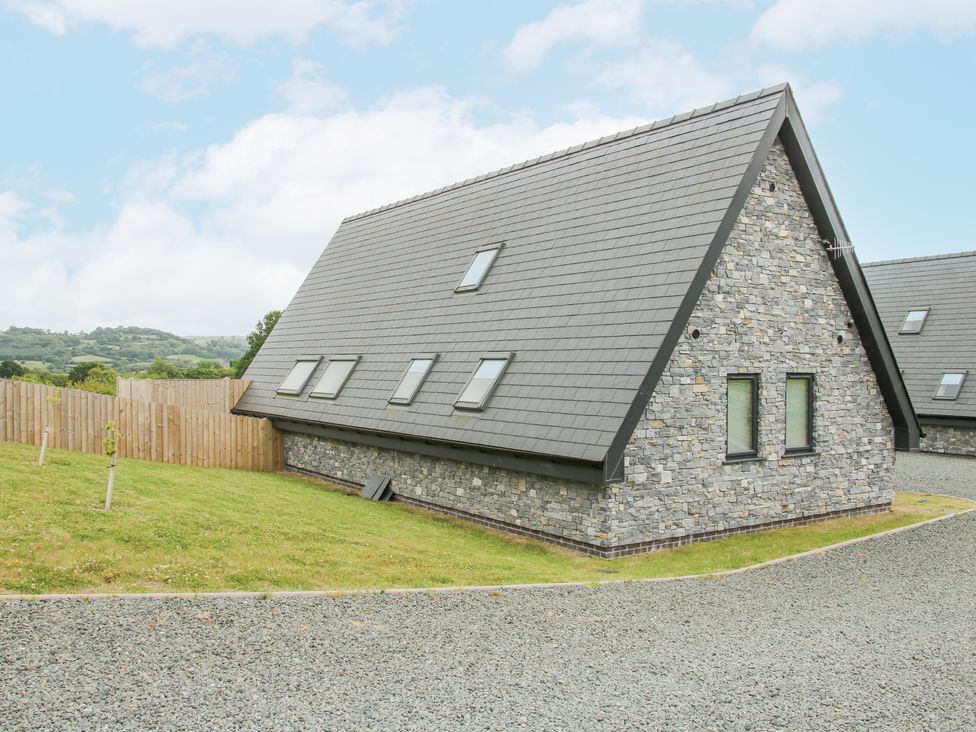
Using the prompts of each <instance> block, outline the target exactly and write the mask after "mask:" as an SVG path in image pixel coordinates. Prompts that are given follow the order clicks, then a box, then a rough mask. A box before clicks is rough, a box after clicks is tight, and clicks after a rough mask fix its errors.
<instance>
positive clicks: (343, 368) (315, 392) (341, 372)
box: [312, 356, 359, 399]
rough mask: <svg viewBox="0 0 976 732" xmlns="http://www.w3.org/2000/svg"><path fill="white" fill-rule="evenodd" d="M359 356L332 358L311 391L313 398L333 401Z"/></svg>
mask: <svg viewBox="0 0 976 732" xmlns="http://www.w3.org/2000/svg"><path fill="white" fill-rule="evenodd" d="M358 361H359V356H333V357H332V358H330V359H329V363H328V364H326V367H325V371H323V372H322V377H321V378H320V379H319V381H318V383H317V384H316V385H315V388H314V389H312V396H313V397H320V398H322V399H335V398H336V397H337V396H339V392H340V391H342V387H343V386H345V384H346V381H347V380H348V379H349V375H350V374H351V373H352V370H353V369H354V368H356V363H357V362H358Z"/></svg>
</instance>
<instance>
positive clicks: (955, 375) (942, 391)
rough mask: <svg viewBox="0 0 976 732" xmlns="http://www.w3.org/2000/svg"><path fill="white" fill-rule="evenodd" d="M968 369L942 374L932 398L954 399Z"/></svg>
mask: <svg viewBox="0 0 976 732" xmlns="http://www.w3.org/2000/svg"><path fill="white" fill-rule="evenodd" d="M967 373H969V372H968V371H955V372H950V373H945V374H942V380H941V381H940V382H939V388H938V389H936V390H935V396H933V397H932V398H933V399H955V398H956V397H958V396H959V390H960V389H962V385H963V382H964V381H966V374H967Z"/></svg>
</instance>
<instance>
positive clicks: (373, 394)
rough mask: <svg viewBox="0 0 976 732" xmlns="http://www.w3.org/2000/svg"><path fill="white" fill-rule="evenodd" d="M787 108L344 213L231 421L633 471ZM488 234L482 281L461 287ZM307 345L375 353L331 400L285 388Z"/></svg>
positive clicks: (710, 116) (323, 350)
mask: <svg viewBox="0 0 976 732" xmlns="http://www.w3.org/2000/svg"><path fill="white" fill-rule="evenodd" d="M791 109H794V110H795V107H793V101H792V95H791V92H790V91H789V87H788V86H786V85H780V86H777V87H772V88H769V89H764V90H761V91H759V92H754V93H752V94H748V95H745V96H742V97H739V98H737V99H734V100H729V101H727V102H722V103H718V104H715V105H712V106H710V107H706V108H702V109H697V110H694V111H693V112H689V113H686V114H682V115H678V116H676V117H673V118H671V119H668V120H664V121H660V122H655V123H653V124H650V125H646V126H643V127H638V128H636V129H634V130H630V131H628V132H622V133H619V134H617V135H612V136H609V137H605V138H603V139H601V140H596V141H592V142H589V143H586V144H583V145H579V146H576V147H573V148H569V149H567V150H563V151H561V152H558V153H554V154H552V155H546V156H543V157H541V158H537V159H535V160H531V161H526V162H524V163H521V164H518V165H514V166H511V167H509V168H505V169H503V170H500V171H495V172H493V173H489V174H486V175H483V176H479V177H477V178H473V179H470V180H467V181H464V182H462V183H458V184H455V185H453V186H448V187H446V188H442V189H440V190H438V191H432V192H430V193H425V194H422V195H420V196H416V197H414V198H411V199H407V200H405V201H400V202H397V203H394V204H391V205H389V206H385V207H382V208H379V209H374V210H373V211H368V212H366V213H363V214H360V215H357V216H352V217H350V218H347V219H345V220H344V221H343V222H342V224H341V226H340V227H339V229H338V231H337V232H336V234H335V236H334V237H333V239H332V241H331V242H330V243H329V245H328V247H327V248H326V249H325V251H324V252H323V254H322V255H321V257H320V258H319V260H318V262H317V263H316V264H315V266H314V267H313V268H312V271H311V272H310V273H309V275H308V277H307V278H306V280H305V282H304V283H303V284H302V285H301V287H300V289H299V291H298V293H297V294H296V295H295V297H294V299H293V300H292V302H291V304H289V306H288V307H287V309H286V310H285V312H284V315H283V316H282V318H281V320H280V322H279V323H278V325H277V326H276V327H275V329H274V331H273V332H272V334H271V336H270V337H269V338H268V340H267V342H266V343H265V345H264V347H263V348H262V349H261V351H260V352H259V353H258V355H257V356H256V358H255V359H254V361H253V363H252V364H251V366H250V368H249V369H248V372H247V374H246V378H248V379H251V381H252V384H251V386H250V388H248V390H247V392H246V393H245V395H244V397H243V398H242V399H241V400H240V402H239V403H238V405H237V408H236V411H237V412H239V413H244V414H256V415H262V416H270V417H273V418H277V419H279V420H280V419H286V420H294V421H297V422H302V423H308V424H316V425H326V426H329V427H330V428H341V429H343V430H354V431H357V434H358V433H369V434H376V435H387V436H391V435H392V436H396V437H397V438H399V439H408V440H411V441H415V442H417V443H418V444H419V443H421V442H423V443H425V444H441V443H443V444H448V445H453V446H460V447H468V448H475V449H477V450H481V451H483V450H488V451H502V452H512V453H517V454H519V455H527V456H530V457H535V456H542V457H544V458H546V459H550V460H557V461H560V460H562V461H582V462H585V463H588V464H594V463H602V464H603V465H604V466H606V465H607V464H608V461H609V460H610V453H611V452H613V453H614V455H615V457H614V464H615V465H617V466H618V468H619V464H620V462H621V461H622V451H623V446H624V445H625V444H626V440H627V437H629V432H628V429H629V431H630V432H632V430H633V427H634V425H635V424H636V420H637V418H638V416H639V413H640V411H641V410H642V409H643V406H642V404H645V405H646V402H647V399H648V398H649V396H650V393H651V391H653V386H654V383H655V381H656V378H657V376H659V375H660V370H661V369H663V364H664V363H666V360H667V358H668V356H669V355H670V352H671V350H672V349H673V346H674V342H675V341H676V339H677V336H678V333H679V332H680V328H682V327H683V323H681V322H680V321H681V317H682V313H683V317H684V319H685V320H687V317H688V315H689V314H690V307H692V306H693V305H694V302H695V301H697V297H698V295H697V294H696V293H693V292H692V290H693V287H694V286H695V283H698V284H699V285H700V286H701V287H703V286H704V284H703V283H704V278H705V277H707V274H708V271H710V269H711V266H712V263H713V262H714V259H715V258H716V257H717V255H718V251H719V250H720V247H721V245H722V244H724V238H725V237H726V236H727V235H728V230H729V229H730V228H731V226H732V224H733V223H734V220H735V217H736V216H737V213H738V208H741V205H742V203H743V202H744V199H745V195H746V194H747V193H748V191H749V189H750V188H751V186H752V180H753V179H754V178H755V176H756V175H757V174H758V170H759V167H760V166H761V164H762V162H763V161H764V160H765V157H766V153H767V152H768V150H769V147H770V146H771V145H772V143H773V141H774V140H775V137H776V135H777V134H778V132H779V131H780V129H781V127H783V126H784V124H785V122H784V121H785V120H788V117H789V114H790V111H789V110H791ZM793 116H794V117H795V120H796V122H795V124H797V125H800V126H801V127H802V123H801V122H800V121H799V117H798V113H796V112H795V111H794V112H793ZM803 135H804V138H803V139H805V133H803ZM798 154H800V155H806V153H802V152H801V153H798ZM810 155H812V152H811V153H810ZM817 170H818V171H819V168H817ZM750 176H751V177H750ZM811 185H812V184H811ZM822 197H823V198H825V199H829V198H830V196H829V191H827V192H826V193H824V194H823V196H822ZM736 205H737V206H738V208H736ZM828 205H831V206H832V201H829V203H828ZM493 242H504V244H505V246H504V249H503V251H502V253H501V254H500V255H499V257H498V258H497V260H496V262H495V264H494V266H493V268H492V269H491V271H490V272H489V274H488V277H487V279H486V280H485V283H484V284H483V286H482V287H481V288H480V289H479V290H477V291H474V292H465V293H455V292H454V288H455V286H456V285H457V284H458V282H459V280H460V278H461V276H462V274H463V273H464V272H465V270H466V268H467V267H468V265H469V263H470V262H471V259H472V257H473V255H474V253H475V250H477V249H478V248H479V247H483V246H484V245H486V244H490V243H493ZM710 257H711V259H709V258H710ZM699 293H700V289H699ZM866 329H867V330H870V327H869V326H866ZM878 330H879V331H880V325H879V326H878ZM880 337H881V340H883V333H882V334H881V335H880ZM500 351H511V352H514V353H515V357H514V360H513V361H512V362H511V364H510V365H509V367H508V370H507V372H506V374H505V376H504V378H503V379H502V380H501V382H500V384H499V386H498V388H497V390H496V391H495V393H494V395H493V397H492V398H491V400H490V401H489V402H488V404H487V406H486V408H485V409H484V411H483V412H481V413H471V412H463V411H458V410H455V409H454V407H453V404H454V402H455V400H456V399H457V396H458V394H459V393H460V392H461V390H462V388H463V387H464V385H465V384H466V383H467V381H468V379H469V377H470V375H471V373H472V371H473V370H474V368H475V367H476V365H477V363H478V359H479V356H481V355H482V354H485V353H488V352H500ZM428 353H438V354H439V356H440V357H439V360H438V361H437V363H436V364H435V366H434V368H433V369H432V371H431V373H430V376H429V377H428V379H427V381H426V382H425V383H424V385H423V387H422V388H421V390H420V392H419V393H418V394H417V396H416V398H415V399H414V401H413V404H412V405H410V406H409V407H402V406H392V405H389V404H388V401H387V400H388V398H389V396H390V394H391V393H392V391H393V389H394V388H395V387H396V385H397V383H398V382H399V380H400V377H401V376H402V375H403V372H404V370H405V368H406V367H407V365H408V362H409V360H410V358H411V356H413V355H415V354H428ZM307 354H320V355H324V356H329V355H335V354H358V355H360V356H361V357H362V358H361V360H360V362H359V365H358V367H357V368H356V370H355V372H354V373H353V375H352V377H351V378H350V379H349V381H348V382H347V384H346V386H345V388H344V390H343V391H342V393H341V395H340V397H339V398H338V399H336V400H334V401H323V400H318V399H314V398H309V397H308V396H307V394H308V391H310V389H311V387H307V388H306V390H305V394H304V395H302V396H300V397H298V398H297V399H294V398H285V397H282V396H278V395H276V393H275V392H276V387H277V386H278V384H279V383H280V382H281V381H282V379H283V378H284V377H285V375H286V374H287V373H288V371H289V370H290V369H291V367H292V365H293V363H294V361H295V359H296V358H298V357H299V356H302V355H307ZM652 364H653V365H652ZM323 368H324V363H323V364H322V365H320V366H319V368H318V370H317V371H316V373H315V374H314V375H313V377H312V382H311V383H314V381H315V380H316V379H318V378H319V376H320V375H321V373H322V369H323ZM649 368H650V369H651V371H650V372H649ZM655 368H657V369H658V372H657V376H655V375H654V369H655ZM904 402H905V403H906V404H907V403H908V400H907V397H906V398H905V399H904ZM909 409H910V407H909ZM912 419H913V420H914V415H912ZM350 434H352V433H350ZM492 464H496V463H492ZM618 468H615V469H618Z"/></svg>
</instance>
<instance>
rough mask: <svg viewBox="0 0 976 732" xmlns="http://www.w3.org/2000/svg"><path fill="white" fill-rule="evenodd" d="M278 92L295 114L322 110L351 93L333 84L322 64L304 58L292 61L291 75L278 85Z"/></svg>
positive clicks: (344, 98)
mask: <svg viewBox="0 0 976 732" xmlns="http://www.w3.org/2000/svg"><path fill="white" fill-rule="evenodd" d="M278 93H279V94H280V95H281V96H282V97H283V98H284V100H285V102H286V103H287V105H288V111H289V112H292V113H294V114H312V113H316V112H322V111H324V110H326V109H328V108H330V107H334V106H335V105H336V104H338V103H340V102H343V101H345V100H346V99H347V98H348V96H349V93H348V92H347V91H346V90H345V89H343V88H342V87H340V86H336V85H335V84H332V83H331V82H330V81H329V80H328V79H327V78H326V76H325V70H324V68H323V67H322V65H321V64H317V63H315V62H314V61H309V60H307V59H303V58H296V59H294V60H293V61H292V67H291V76H290V77H289V78H288V79H286V80H285V81H283V82H282V83H281V84H280V85H279V86H278Z"/></svg>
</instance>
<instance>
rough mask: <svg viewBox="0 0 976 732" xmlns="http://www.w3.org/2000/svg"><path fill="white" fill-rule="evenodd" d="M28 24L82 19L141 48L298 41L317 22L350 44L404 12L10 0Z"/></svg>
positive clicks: (169, 1) (384, 29)
mask: <svg viewBox="0 0 976 732" xmlns="http://www.w3.org/2000/svg"><path fill="white" fill-rule="evenodd" d="M9 5H10V7H11V8H13V9H14V10H17V11H19V12H21V13H22V14H24V15H25V16H26V17H27V18H28V19H29V20H30V21H31V22H32V23H34V24H35V25H38V26H40V27H42V28H46V29H47V30H49V31H51V32H52V33H56V34H58V35H64V34H65V33H66V32H67V31H68V30H69V29H70V28H71V27H72V26H74V25H77V24H79V23H83V22H96V23H104V24H107V25H109V26H111V27H112V28H114V29H115V30H119V31H129V32H131V33H132V34H133V37H134V39H135V42H136V43H137V44H139V45H142V46H162V47H172V46H174V45H176V44H177V43H179V42H180V41H183V40H185V39H187V38H192V37H194V36H199V35H215V36H221V37H223V38H226V39H228V40H230V41H232V42H234V43H239V44H248V43H253V42H254V41H256V40H258V39H260V38H268V37H283V38H287V39H289V40H291V41H293V42H301V41H303V40H304V39H305V38H306V37H307V35H308V33H309V32H310V31H311V30H313V29H314V28H316V27H317V26H320V25H328V26H330V27H332V28H334V29H335V30H337V31H339V32H341V33H342V34H344V36H345V38H346V39H347V40H348V41H349V42H350V43H362V42H377V43H388V42H389V41H390V40H391V39H392V38H393V36H394V34H395V32H396V26H397V23H398V22H399V19H400V18H401V17H402V14H403V13H404V11H405V8H406V4H405V2H404V0H392V1H391V2H386V3H383V4H382V5H381V6H380V7H381V10H380V11H379V12H374V9H375V7H376V6H377V3H376V2H372V1H370V0H360V1H358V2H343V1H341V0H204V1H203V2H201V1H200V0H121V1H120V0H46V1H42V0H11V1H10V3H9Z"/></svg>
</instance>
